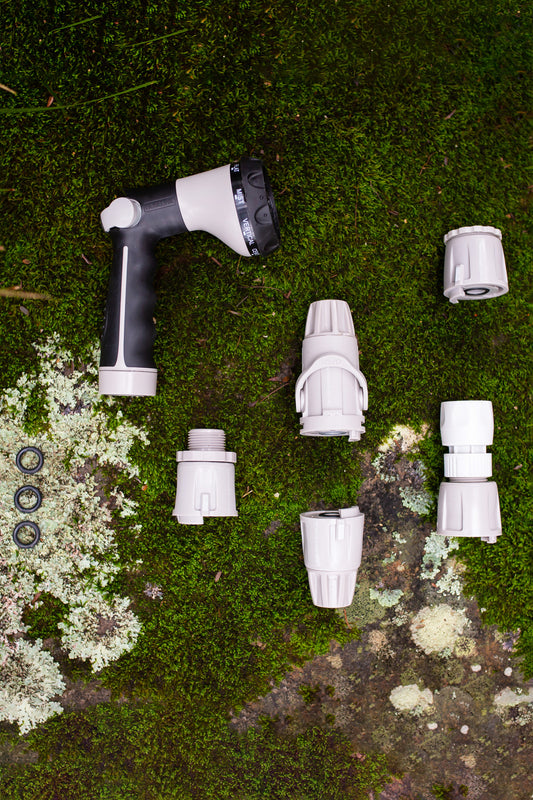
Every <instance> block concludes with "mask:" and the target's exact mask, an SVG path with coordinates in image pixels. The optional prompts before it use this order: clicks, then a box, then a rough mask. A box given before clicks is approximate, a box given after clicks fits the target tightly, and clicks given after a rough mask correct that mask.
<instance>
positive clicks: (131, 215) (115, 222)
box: [100, 197, 142, 233]
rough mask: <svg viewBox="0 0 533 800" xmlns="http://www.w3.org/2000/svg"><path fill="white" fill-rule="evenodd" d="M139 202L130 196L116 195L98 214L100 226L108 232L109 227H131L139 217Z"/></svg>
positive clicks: (140, 213) (136, 222)
mask: <svg viewBox="0 0 533 800" xmlns="http://www.w3.org/2000/svg"><path fill="white" fill-rule="evenodd" d="M141 215H142V211H141V204H140V203H139V202H138V201H137V200H132V199H131V198H130V197H117V198H116V200H113V202H112V203H111V204H110V205H108V207H107V208H104V210H103V211H102V213H101V214H100V220H101V222H102V228H103V229H104V231H105V232H106V233H108V232H109V231H110V230H111V228H133V227H134V226H135V225H137V224H138V222H139V221H140V219H141Z"/></svg>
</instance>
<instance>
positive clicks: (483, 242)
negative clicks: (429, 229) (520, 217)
mask: <svg viewBox="0 0 533 800" xmlns="http://www.w3.org/2000/svg"><path fill="white" fill-rule="evenodd" d="M444 244H445V245H446V253H445V256H444V295H445V296H446V297H447V298H448V300H449V301H450V303H458V302H459V300H488V299H489V298H491V297H499V296H500V295H502V294H506V292H508V291H509V284H508V281H507V271H506V269H505V256H504V254H503V247H502V232H501V231H500V230H499V228H492V227H490V226H484V225H473V226H472V227H470V228H457V230H453V231H449V232H448V233H447V234H446V235H445V237H444Z"/></svg>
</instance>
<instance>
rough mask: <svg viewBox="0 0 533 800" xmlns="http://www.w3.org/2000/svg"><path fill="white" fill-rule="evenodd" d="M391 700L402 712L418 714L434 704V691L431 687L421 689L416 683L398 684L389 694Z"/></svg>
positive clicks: (397, 709)
mask: <svg viewBox="0 0 533 800" xmlns="http://www.w3.org/2000/svg"><path fill="white" fill-rule="evenodd" d="M389 700H390V701H391V703H392V705H393V706H394V708H395V709H396V711H400V712H406V711H408V712H410V713H411V714H414V715H416V716H418V715H419V714H422V713H423V712H424V711H427V710H428V709H429V707H430V706H431V705H433V692H432V691H431V689H424V690H423V691H422V690H420V689H419V688H418V686H417V684H416V683H410V684H408V685H407V686H403V685H400V686H396V687H395V688H394V689H393V690H392V691H391V693H390V695H389Z"/></svg>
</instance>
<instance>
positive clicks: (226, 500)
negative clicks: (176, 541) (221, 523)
mask: <svg viewBox="0 0 533 800" xmlns="http://www.w3.org/2000/svg"><path fill="white" fill-rule="evenodd" d="M188 443H189V449H188V450H178V452H177V453H176V460H177V462H178V474H177V486H176V502H175V505H174V511H173V512H172V515H173V516H174V517H177V519H178V522H180V523H181V524H182V525H203V522H204V517H236V516H238V514H237V508H236V505H235V463H236V461H237V455H236V454H235V453H232V452H227V451H226V450H225V446H226V434H225V433H224V431H223V430H220V429H218V428H194V429H192V430H190V431H189V437H188Z"/></svg>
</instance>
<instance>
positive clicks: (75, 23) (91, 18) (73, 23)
mask: <svg viewBox="0 0 533 800" xmlns="http://www.w3.org/2000/svg"><path fill="white" fill-rule="evenodd" d="M103 16H104V15H103V14H95V16H94V17H86V18H85V19H80V21H79V22H71V23H70V25H61V27H60V28H54V29H53V30H51V31H48V36H50V35H51V34H52V33H57V32H58V31H66V30H67V28H77V27H78V25H85V23H86V22H93V20H95V19H100V17H103Z"/></svg>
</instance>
